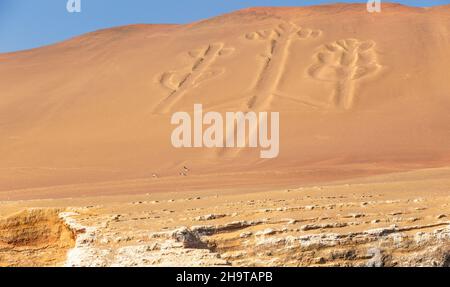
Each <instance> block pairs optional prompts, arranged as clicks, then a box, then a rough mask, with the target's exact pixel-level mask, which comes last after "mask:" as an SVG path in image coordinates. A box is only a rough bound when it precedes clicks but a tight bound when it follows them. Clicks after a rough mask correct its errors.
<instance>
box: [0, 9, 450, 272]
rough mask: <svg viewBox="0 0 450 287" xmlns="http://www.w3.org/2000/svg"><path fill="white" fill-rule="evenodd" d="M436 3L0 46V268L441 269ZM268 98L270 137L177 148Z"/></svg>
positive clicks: (444, 262)
mask: <svg viewBox="0 0 450 287" xmlns="http://www.w3.org/2000/svg"><path fill="white" fill-rule="evenodd" d="M449 67H450V6H448V5H447V6H436V7H431V8H417V7H408V6H403V5H399V4H389V3H383V11H382V12H381V13H368V12H367V10H366V6H365V4H333V5H322V6H310V7H283V8H272V7H257V8H249V9H244V10H240V11H236V12H233V13H230V14H225V15H222V16H218V17H214V18H211V19H206V20H202V21H198V22H195V23H190V24H185V25H144V24H141V25H132V26H125V27H117V28H111V29H106V30H100V31H96V32H92V33H88V34H85V35H81V36H79V37H76V38H73V39H69V40H66V41H64V42H60V43H56V44H53V45H49V46H45V47H41V48H37V49H32V50H27V51H20V52H14V53H6V54H0V155H1V160H0V266H449V265H450V219H449V217H450V207H449V204H450V113H449V112H448V111H449V108H450V83H449V81H448V73H449V72H450V68H449ZM195 104H202V105H203V108H204V109H205V111H217V112H220V113H223V112H226V111H243V112H246V111H255V112H264V111H267V112H269V111H275V112H279V114H280V146H279V148H280V150H279V155H278V157H276V158H272V159H262V158H260V156H259V152H260V150H259V149H254V148H174V147H173V146H172V144H171V141H170V139H171V133H172V131H173V128H174V127H173V125H171V116H172V114H173V113H175V112H178V111H186V112H191V111H192V108H193V106H194V105H195Z"/></svg>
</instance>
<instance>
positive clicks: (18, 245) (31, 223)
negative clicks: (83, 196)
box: [0, 209, 74, 267]
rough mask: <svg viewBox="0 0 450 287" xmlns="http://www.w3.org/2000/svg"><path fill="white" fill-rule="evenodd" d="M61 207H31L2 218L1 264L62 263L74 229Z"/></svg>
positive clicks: (42, 264) (0, 225)
mask: <svg viewBox="0 0 450 287" xmlns="http://www.w3.org/2000/svg"><path fill="white" fill-rule="evenodd" d="M59 213H60V211H59V210H57V209H27V210H24V211H22V212H19V213H17V214H14V215H11V216H9V217H6V218H3V219H0V266H2V267H5V266H58V265H62V264H63V263H64V262H65V260H66V255H67V251H68V250H69V249H70V248H72V247H73V246H74V233H73V232H72V231H71V230H70V229H69V228H68V227H67V226H66V225H65V223H64V222H63V220H61V219H60V218H59Z"/></svg>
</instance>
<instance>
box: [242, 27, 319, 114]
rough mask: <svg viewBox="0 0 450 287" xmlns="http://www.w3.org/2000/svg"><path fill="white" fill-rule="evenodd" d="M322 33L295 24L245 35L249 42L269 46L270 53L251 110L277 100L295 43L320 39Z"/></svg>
mask: <svg viewBox="0 0 450 287" xmlns="http://www.w3.org/2000/svg"><path fill="white" fill-rule="evenodd" d="M321 34H322V31H321V30H317V29H309V28H302V27H300V26H298V25H297V24H295V23H292V22H289V23H285V24H280V25H278V27H276V28H274V29H270V30H261V31H256V32H252V33H248V34H246V35H245V38H246V39H247V40H259V41H266V42H267V51H266V52H265V53H264V54H262V55H261V56H262V58H263V61H264V62H263V67H262V69H261V70H260V71H259V73H258V75H257V78H256V81H255V84H254V86H253V88H252V92H251V93H252V95H251V96H250V99H249V100H248V102H247V107H248V108H249V109H253V108H265V107H266V106H267V105H268V104H270V102H271V100H272V99H273V98H274V96H275V95H276V96H278V97H282V96H281V95H279V93H278V91H277V88H278V86H279V84H280V81H281V78H282V76H283V74H284V70H285V67H286V63H287V61H288V58H289V51H290V48H291V44H292V42H293V41H294V40H309V39H315V38H318V37H319V36H320V35H321Z"/></svg>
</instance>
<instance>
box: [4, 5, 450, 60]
mask: <svg viewBox="0 0 450 287" xmlns="http://www.w3.org/2000/svg"><path fill="white" fill-rule="evenodd" d="M330 2H364V1H361V0H360V1H342V0H341V1H339V0H337V1H325V0H323V1H321V0H315V1H313V0H81V3H82V12H81V13H73V14H70V13H68V12H67V10H66V3H67V0H0V53H2V52H11V51H17V50H24V49H30V48H34V47H39V46H43V45H47V44H51V43H55V42H58V41H61V40H64V39H67V38H71V37H73V36H76V35H80V34H83V33H86V32H90V31H95V30H98V29H101V28H107V27H114V26H119V25H126V24H136V23H188V22H191V21H195V20H199V19H204V18H209V17H212V16H216V15H220V14H223V13H227V12H231V11H234V10H237V9H241V8H246V7H252V6H304V5H314V4H324V3H330ZM391 2H399V3H403V4H407V5H411V6H433V5H443V4H449V3H450V0H409V1H408V0H391Z"/></svg>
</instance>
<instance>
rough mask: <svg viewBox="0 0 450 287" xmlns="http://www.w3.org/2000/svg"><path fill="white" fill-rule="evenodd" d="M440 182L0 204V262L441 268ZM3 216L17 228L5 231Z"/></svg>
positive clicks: (435, 176) (435, 177)
mask: <svg viewBox="0 0 450 287" xmlns="http://www.w3.org/2000/svg"><path fill="white" fill-rule="evenodd" d="M449 185H450V169H449V168H441V169H428V170H419V171H414V172H405V173H394V174H390V175H380V176H371V177H367V178H361V179H357V180H346V181H340V182H339V181H337V182H329V183H326V184H321V185H309V186H304V187H297V188H290V189H279V190H268V191H245V190H239V191H236V190H233V191H230V190H214V191H211V190H205V191H197V192H189V191H183V192H162V193H147V194H142V195H127V196H123V195H117V196H104V197H83V198H76V199H74V198H72V199H58V200H55V199H52V200H32V201H13V202H2V203H0V215H1V216H2V218H3V219H1V220H0V230H1V231H2V233H1V234H2V242H4V239H5V237H6V238H8V239H9V243H10V244H6V245H5V244H3V245H4V246H2V248H1V249H0V262H1V265H2V266H17V265H31V266H35V265H39V266H42V265H49V266H54V265H65V266H222V265H226V266H449V264H450V257H449V251H450V220H449V217H450V212H449V210H450V190H449V188H448V186H449ZM18 210H28V211H27V212H21V213H19V214H17V213H16V212H17V211H18ZM8 222H9V225H7V223H8ZM15 222H22V223H23V222H27V223H28V224H27V225H24V224H20V225H15V226H17V228H16V229H13V228H11V227H9V228H7V229H6V233H5V224H6V226H14V223H15ZM67 227H69V230H71V231H72V235H76V239H75V237H74V236H68V234H67V230H66V228H67ZM54 230H58V232H57V233H55V232H54ZM55 234H56V235H55ZM55 237H56V238H55ZM37 250H39V253H36V252H37ZM67 252H68V253H67ZM30 254H35V256H34V257H33V256H30ZM36 254H37V255H36Z"/></svg>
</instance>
